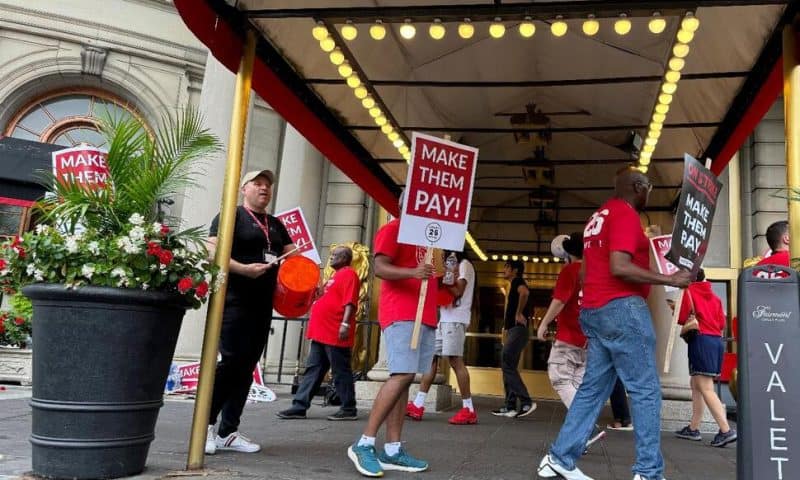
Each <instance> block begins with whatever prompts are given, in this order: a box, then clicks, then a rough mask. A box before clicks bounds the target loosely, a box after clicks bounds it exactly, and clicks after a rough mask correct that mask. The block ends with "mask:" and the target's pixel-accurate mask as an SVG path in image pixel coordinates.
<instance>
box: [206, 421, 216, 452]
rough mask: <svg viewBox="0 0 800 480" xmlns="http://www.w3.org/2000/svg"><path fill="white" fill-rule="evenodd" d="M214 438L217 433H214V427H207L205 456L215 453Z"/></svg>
mask: <svg viewBox="0 0 800 480" xmlns="http://www.w3.org/2000/svg"><path fill="white" fill-rule="evenodd" d="M216 438H217V432H215V431H214V425H209V426H208V432H207V433H206V455H214V454H215V453H217V442H216V441H215V439H216Z"/></svg>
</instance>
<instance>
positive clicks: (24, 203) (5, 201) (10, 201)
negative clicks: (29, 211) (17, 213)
mask: <svg viewBox="0 0 800 480" xmlns="http://www.w3.org/2000/svg"><path fill="white" fill-rule="evenodd" d="M33 204H34V202H33V201H32V200H21V199H19V198H8V197H0V205H13V206H15V207H30V206H31V205H33Z"/></svg>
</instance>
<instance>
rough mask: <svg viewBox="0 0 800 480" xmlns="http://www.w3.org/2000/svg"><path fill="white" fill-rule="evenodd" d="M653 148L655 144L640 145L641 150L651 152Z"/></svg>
mask: <svg viewBox="0 0 800 480" xmlns="http://www.w3.org/2000/svg"><path fill="white" fill-rule="evenodd" d="M655 149H656V147H655V145H645V146H644V147H642V151H643V152H647V153H652V152H653V150H655Z"/></svg>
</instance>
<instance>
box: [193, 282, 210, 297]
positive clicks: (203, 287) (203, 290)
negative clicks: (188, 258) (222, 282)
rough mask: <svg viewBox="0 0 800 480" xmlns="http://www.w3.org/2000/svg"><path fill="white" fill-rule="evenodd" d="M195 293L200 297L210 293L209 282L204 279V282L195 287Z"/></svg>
mask: <svg viewBox="0 0 800 480" xmlns="http://www.w3.org/2000/svg"><path fill="white" fill-rule="evenodd" d="M194 293H195V294H196V295H197V296H198V297H199V298H205V296H206V295H208V283H206V281H205V280H203V281H202V282H200V283H198V284H197V286H196V287H195V289H194Z"/></svg>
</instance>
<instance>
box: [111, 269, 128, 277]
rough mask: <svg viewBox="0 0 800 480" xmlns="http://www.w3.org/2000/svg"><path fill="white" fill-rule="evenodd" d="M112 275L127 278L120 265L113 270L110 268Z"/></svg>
mask: <svg viewBox="0 0 800 480" xmlns="http://www.w3.org/2000/svg"><path fill="white" fill-rule="evenodd" d="M111 276H112V277H120V278H128V274H127V273H125V269H124V268H122V267H117V268H115V269H114V270H111Z"/></svg>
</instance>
